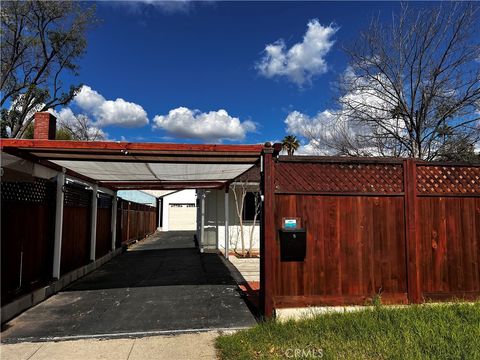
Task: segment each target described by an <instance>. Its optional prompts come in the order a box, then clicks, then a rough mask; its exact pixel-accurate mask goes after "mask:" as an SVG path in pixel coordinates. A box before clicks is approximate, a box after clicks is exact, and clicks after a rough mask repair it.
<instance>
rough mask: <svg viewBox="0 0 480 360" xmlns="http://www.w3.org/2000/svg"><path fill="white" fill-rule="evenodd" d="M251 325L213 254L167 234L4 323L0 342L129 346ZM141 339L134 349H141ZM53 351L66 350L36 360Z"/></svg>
mask: <svg viewBox="0 0 480 360" xmlns="http://www.w3.org/2000/svg"><path fill="white" fill-rule="evenodd" d="M255 323H256V321H255V319H254V317H253V315H252V314H251V313H250V311H249V309H248V308H247V306H246V305H245V302H244V301H243V299H242V298H241V297H240V294H239V292H238V287H237V285H236V283H235V281H234V280H233V278H232V276H231V275H230V272H229V270H228V268H227V266H225V262H224V260H223V259H222V258H221V257H220V256H218V255H217V254H199V253H198V251H197V250H196V249H195V248H194V247H193V234H192V233H190V232H169V233H160V234H156V235H153V236H152V237H150V238H149V239H146V240H144V241H142V242H140V243H138V244H136V245H135V246H133V247H132V248H130V249H129V251H127V252H125V253H123V254H121V255H119V256H118V257H116V258H114V259H113V260H111V261H110V262H108V263H107V264H105V265H103V266H102V267H101V268H99V269H97V270H96V271H94V272H92V273H91V274H89V275H87V276H85V277H84V278H82V279H80V280H78V281H77V282H75V283H73V284H72V285H71V286H70V287H68V288H67V289H65V290H64V291H62V292H60V293H58V294H57V295H55V296H53V297H51V298H49V299H47V300H46V301H44V302H43V303H41V304H39V305H37V306H35V307H34V308H32V309H30V310H28V311H26V312H25V313H23V314H22V315H20V316H19V317H17V318H16V319H14V320H12V321H10V322H8V323H7V324H5V325H4V327H3V329H2V334H1V335H2V343H18V342H38V341H52V340H53V341H59V340H78V339H95V338H101V339H117V340H115V341H119V344H132V342H131V341H133V340H118V339H121V338H132V337H133V338H139V337H146V336H152V335H165V334H180V333H186V332H199V331H200V332H201V331H209V330H213V331H222V330H225V329H238V328H245V327H250V326H252V325H254V324H255ZM192 336H193V335H192ZM145 339H146V340H142V341H140V340H138V341H139V344H143V343H144V342H145V344H146V343H148V341H149V340H148V339H149V338H145ZM165 341H166V343H168V341H167V340H165ZM94 344H97V345H98V346H99V347H102V346H106V345H104V344H106V343H105V342H98V343H97V342H95V343H94ZM97 345H95V346H97ZM35 346H37V345H32V348H33V347H35ZM57 346H66V345H58V344H53V345H46V346H45V347H43V346H42V347H41V348H40V350H38V353H40V354H42V353H43V352H44V351H50V350H48V349H50V348H52V349H53V348H55V347H57ZM72 346H73V345H72ZM75 346H76V345H75ZM124 346H125V347H127V348H128V346H127V345H121V346H120V345H119V346H118V351H123V350H121V349H123V348H124ZM145 346H146V345H145ZM2 348H4V345H3V346H2ZM177 350H178V349H177ZM2 355H3V354H2ZM35 356H37V355H35ZM38 356H40V355H38ZM122 356H123V355H122ZM87 358H88V356H87ZM120 358H121V357H120ZM2 359H3V356H2Z"/></svg>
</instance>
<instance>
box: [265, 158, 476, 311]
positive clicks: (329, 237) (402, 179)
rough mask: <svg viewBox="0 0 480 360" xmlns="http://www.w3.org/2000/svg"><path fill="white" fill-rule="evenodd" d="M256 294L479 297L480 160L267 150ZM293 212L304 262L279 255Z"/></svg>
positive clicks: (360, 300) (348, 300) (288, 302)
mask: <svg viewBox="0 0 480 360" xmlns="http://www.w3.org/2000/svg"><path fill="white" fill-rule="evenodd" d="M264 163H265V173H264V196H265V204H264V206H265V207H264V209H269V211H265V212H264V220H263V221H264V229H263V243H264V244H263V246H262V251H263V252H262V254H263V256H262V261H261V268H262V278H261V282H262V284H261V287H262V299H263V304H264V310H265V313H266V315H271V314H272V312H273V309H274V308H282V307H298V306H314V305H348V304H365V303H367V302H369V301H370V300H371V299H372V298H373V297H374V296H375V295H380V296H381V299H382V301H383V302H384V303H407V302H421V301H423V300H425V299H451V298H453V297H466V298H472V297H478V296H480V166H479V165H461V164H432V163H423V162H415V161H413V160H405V161H401V160H400V161H398V160H393V161H390V160H385V159H383V160H374V159H370V160H365V159H362V160H360V159H338V158H336V159H329V158H314V157H308V158H305V157H293V158H292V157H280V158H279V159H278V160H275V159H274V158H273V157H272V155H271V154H268V153H267V154H265V162H264ZM284 218H299V221H300V222H301V226H302V227H304V228H305V229H306V233H307V236H306V256H305V259H304V261H281V257H280V244H279V233H278V229H280V228H281V227H282V221H283V219H284Z"/></svg>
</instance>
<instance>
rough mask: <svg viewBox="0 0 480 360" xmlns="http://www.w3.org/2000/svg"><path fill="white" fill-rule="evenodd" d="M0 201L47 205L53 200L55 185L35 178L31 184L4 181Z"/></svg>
mask: <svg viewBox="0 0 480 360" xmlns="http://www.w3.org/2000/svg"><path fill="white" fill-rule="evenodd" d="M1 186H2V187H1V189H2V190H1V193H2V201H16V202H27V203H39V204H41V203H47V202H49V201H52V200H54V199H55V185H54V183H52V182H51V181H48V180H45V179H40V178H36V179H34V181H31V182H20V181H4V182H2V185H1Z"/></svg>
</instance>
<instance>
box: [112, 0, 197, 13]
mask: <svg viewBox="0 0 480 360" xmlns="http://www.w3.org/2000/svg"><path fill="white" fill-rule="evenodd" d="M105 3H107V4H111V5H123V6H125V7H126V8H127V9H128V10H129V11H131V12H132V13H134V14H140V15H143V14H145V13H147V12H149V11H151V10H152V9H154V10H158V11H160V12H163V13H165V14H174V13H187V12H189V11H190V9H191V8H192V7H193V6H194V5H195V3H194V2H192V1H189V0H167V1H164V0H136V1H131V0H120V1H106V2H105Z"/></svg>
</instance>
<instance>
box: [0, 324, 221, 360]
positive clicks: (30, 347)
mask: <svg viewBox="0 0 480 360" xmlns="http://www.w3.org/2000/svg"><path fill="white" fill-rule="evenodd" d="M219 334H220V332H218V331H209V332H203V333H193V334H181V335H172V336H151V337H144V338H137V339H110V340H98V339H91V340H74V341H62V342H39V343H18V344H2V345H1V346H0V358H1V359H2V360H27V359H28V360H41V359H42V360H43V359H45V360H53V359H55V360H63V359H65V360H77V359H78V360H84V359H88V360H96V359H102V360H108V359H112V360H149V359H155V360H162V359H165V360H167V359H168V360H176V359H179V360H182V359H185V360H187V359H188V360H190V359H191V360H194V359H216V355H215V347H214V341H215V338H216V337H217V336H218V335H219Z"/></svg>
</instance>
